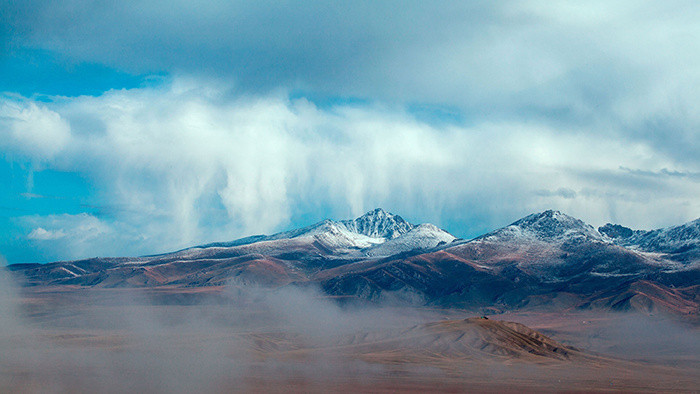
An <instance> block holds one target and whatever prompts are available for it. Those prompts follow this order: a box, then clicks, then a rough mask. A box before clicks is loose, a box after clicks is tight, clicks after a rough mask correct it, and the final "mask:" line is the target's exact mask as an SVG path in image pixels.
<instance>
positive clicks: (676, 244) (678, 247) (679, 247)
mask: <svg viewBox="0 0 700 394" xmlns="http://www.w3.org/2000/svg"><path fill="white" fill-rule="evenodd" d="M598 231H600V233H602V234H605V236H607V237H608V238H609V239H611V240H612V242H614V243H615V244H617V245H621V246H624V247H628V248H631V249H634V250H638V251H642V252H649V253H661V254H663V255H665V257H666V258H669V259H672V260H675V261H679V262H686V263H692V262H694V261H698V260H700V218H699V219H696V220H693V221H692V222H688V223H685V224H682V225H680V226H673V227H666V228H662V229H657V230H651V231H642V230H632V229H630V228H627V227H624V226H621V225H619V224H611V223H608V224H606V225H605V226H602V227H600V228H599V229H598Z"/></svg>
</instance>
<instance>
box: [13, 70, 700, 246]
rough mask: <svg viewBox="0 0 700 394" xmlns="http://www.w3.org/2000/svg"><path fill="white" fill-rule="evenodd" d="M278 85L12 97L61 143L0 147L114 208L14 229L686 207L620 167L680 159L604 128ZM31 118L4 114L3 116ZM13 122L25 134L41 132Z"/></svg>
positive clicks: (127, 230) (148, 240) (502, 220)
mask: <svg viewBox="0 0 700 394" xmlns="http://www.w3.org/2000/svg"><path fill="white" fill-rule="evenodd" d="M289 97H290V96H289V95H287V94H284V92H277V93H274V94H269V95H239V94H235V93H232V91H231V90H230V86H228V85H225V84H224V85H222V84H217V83H214V82H211V81H208V80H194V79H184V80H179V79H176V80H174V81H173V82H172V83H165V84H162V85H159V86H155V87H148V88H140V89H130V90H115V91H109V92H106V93H105V94H103V95H101V96H98V97H91V96H82V97H76V98H54V99H53V101H51V102H45V103H39V102H36V101H33V100H31V99H22V100H16V99H13V103H15V104H13V105H16V106H18V105H19V107H18V109H17V111H15V113H16V114H21V113H23V111H25V108H31V110H32V111H36V112H38V113H42V114H46V116H47V117H49V118H51V119H55V120H56V121H55V123H54V124H55V125H56V127H59V128H61V129H62V131H61V132H60V133H61V135H65V137H63V138H64V139H65V141H64V143H62V144H56V145H55V147H54V148H53V149H51V150H46V149H43V148H41V147H36V148H33V147H31V146H29V147H27V146H23V145H22V146H20V145H12V144H11V145H8V146H7V147H6V148H5V150H6V152H8V153H11V154H13V155H15V157H16V160H20V158H21V157H25V158H26V159H27V160H35V159H44V158H46V159H48V158H50V159H51V161H50V162H47V163H48V164H46V166H48V167H50V168H51V169H54V170H58V171H69V172H75V173H78V174H80V176H81V177H82V178H84V179H86V180H87V181H88V182H89V183H90V185H91V189H94V191H93V192H92V193H93V194H94V195H95V197H96V198H98V199H99V202H100V204H102V205H104V206H114V207H120V209H116V210H111V211H110V213H109V215H108V216H103V217H98V216H93V215H88V214H82V215H49V216H29V217H23V218H22V219H21V220H20V222H21V224H22V226H23V228H26V229H27V232H26V233H25V234H33V235H32V236H31V237H33V239H34V240H35V241H39V239H40V238H46V239H47V240H46V241H42V242H43V246H41V247H45V248H49V247H53V248H54V249H53V250H54V253H63V254H62V255H61V256H63V257H62V258H65V257H71V258H74V257H76V258H77V257H83V256H93V255H104V254H106V253H110V254H113V253H116V254H133V253H155V252H160V251H169V250H173V249H176V248H180V247H186V246H191V245H193V244H195V243H204V242H211V241H214V240H230V239H234V238H237V237H240V236H244V235H250V234H255V233H270V232H274V231H278V230H283V229H285V228H288V227H290V226H298V225H302V224H308V221H315V220H320V219H322V218H325V217H331V218H347V217H351V216H354V215H359V214H362V213H364V212H365V211H366V210H369V209H372V208H375V207H377V206H381V207H384V208H386V209H389V210H391V211H394V212H396V213H399V214H404V215H406V216H407V218H408V219H409V220H412V221H415V222H422V221H430V222H433V223H436V224H438V225H443V226H445V227H447V229H448V230H450V231H452V232H454V233H455V234H456V235H458V236H465V237H468V236H476V235H479V234H480V233H483V232H485V231H488V230H491V229H493V228H495V227H497V226H500V225H505V224H507V223H510V222H511V221H513V220H514V219H517V218H518V217H521V216H523V215H525V214H528V213H531V212H534V211H540V210H544V209H547V208H556V209H562V210H564V211H566V212H568V213H570V214H573V215H575V216H579V217H581V218H583V219H584V220H587V221H590V222H592V223H593V224H599V223H600V224H602V223H605V222H608V221H611V220H612V221H620V222H622V223H623V224H626V225H630V226H634V227H635V228H648V227H650V226H660V225H670V224H677V223H680V222H682V221H685V220H690V219H693V218H694V217H696V216H697V215H698V212H700V206H698V202H697V199H696V196H697V194H698V192H699V191H700V190H699V189H700V185H699V184H698V182H696V180H695V178H688V177H679V176H668V177H653V178H650V177H647V176H639V175H637V173H630V172H629V171H627V170H625V169H627V168H634V169H638V170H639V171H642V172H643V173H647V172H650V173H661V174H664V173H668V174H675V173H694V172H696V170H695V169H694V167H693V166H692V165H684V164H683V163H679V162H678V161H676V160H675V159H674V158H672V157H669V155H667V154H666V152H664V151H662V150H659V149H658V148H657V147H656V146H654V145H651V144H647V143H644V142H642V141H637V142H632V141H628V140H625V139H621V138H619V137H618V136H617V135H615V134H614V133H611V134H609V135H607V136H603V135H588V134H586V133H583V132H579V130H577V129H571V130H569V129H565V130H562V129H561V128H554V127H552V126H551V125H550V124H548V122H541V123H534V122H528V123H521V122H512V121H502V122H490V121H485V122H482V123H478V124H474V125H471V126H462V125H455V124H437V125H436V124H431V123H426V122H424V121H421V120H418V119H417V118H416V117H415V116H414V115H412V114H411V113H410V112H407V111H406V110H405V109H403V107H401V106H390V105H385V104H379V103H366V104H357V103H349V104H343V103H339V104H337V105H331V106H329V107H320V106H317V105H315V104H313V103H311V102H309V101H307V100H306V99H303V98H299V99H290V98H289ZM16 103H21V105H20V104H16ZM27 119H30V120H27ZM31 119H33V118H22V117H19V116H16V117H6V118H5V119H4V122H6V124H7V125H8V127H10V128H12V127H15V126H14V124H15V123H19V122H25V123H26V122H30V123H31ZM36 122H37V123H38V124H45V123H43V118H37V119H36ZM66 125H67V126H66ZM26 127H27V128H26V130H29V131H28V132H27V135H25V136H24V138H27V139H40V138H42V136H43V135H47V134H48V135H51V133H53V132H52V131H50V130H46V129H44V128H42V127H35V126H34V125H31V124H30V125H27V126H26ZM66 127H67V129H66ZM23 155H24V156H23ZM548 191H553V192H548ZM659 205H663V206H665V207H667V208H666V209H664V210H663V212H662V211H659V210H657V208H656V207H658V206H659ZM39 228H41V229H43V230H45V233H44V232H42V231H40V230H39ZM58 234H64V235H65V236H64V237H62V238H58V237H57V236H56V235H58ZM52 237H55V238H54V239H50V240H49V239H48V238H52ZM62 243H66V244H65V245H64V244H62ZM51 245H53V246H51ZM68 255H69V256H68Z"/></svg>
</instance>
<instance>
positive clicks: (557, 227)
mask: <svg viewBox="0 0 700 394" xmlns="http://www.w3.org/2000/svg"><path fill="white" fill-rule="evenodd" d="M575 238H586V239H589V240H599V241H602V240H603V239H604V238H603V237H602V236H601V235H600V233H598V231H596V229H595V228H593V226H591V225H589V224H586V223H585V222H583V221H582V220H579V219H576V218H574V217H571V216H569V215H566V214H564V213H561V212H559V211H553V210H547V211H544V212H540V213H534V214H532V215H528V216H526V217H524V218H522V219H520V220H518V221H516V222H514V223H512V224H510V225H509V226H507V227H504V228H502V229H499V230H496V231H494V232H491V233H488V234H486V235H483V236H482V237H479V239H481V240H488V241H496V240H518V239H522V240H523V241H526V240H527V241H533V240H539V241H547V242H551V241H562V242H563V241H567V240H571V239H575Z"/></svg>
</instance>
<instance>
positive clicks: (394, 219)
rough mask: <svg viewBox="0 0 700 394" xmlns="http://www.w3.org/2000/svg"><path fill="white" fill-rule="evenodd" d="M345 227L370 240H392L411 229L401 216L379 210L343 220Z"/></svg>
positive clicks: (409, 224) (411, 226)
mask: <svg viewBox="0 0 700 394" xmlns="http://www.w3.org/2000/svg"><path fill="white" fill-rule="evenodd" d="M340 223H342V224H343V225H345V227H346V228H347V229H348V230H350V231H353V232H355V233H358V234H363V235H366V236H368V237H371V238H385V239H394V238H397V237H399V236H401V235H403V234H406V233H407V232H409V231H411V229H413V227H414V226H413V225H412V224H411V223H408V222H407V221H405V220H404V219H403V218H402V217H401V216H398V215H394V214H391V213H389V212H386V211H384V210H383V209H381V208H377V209H375V210H373V211H369V212H367V213H365V214H364V215H362V216H360V217H358V218H357V219H353V220H343V221H342V222H340Z"/></svg>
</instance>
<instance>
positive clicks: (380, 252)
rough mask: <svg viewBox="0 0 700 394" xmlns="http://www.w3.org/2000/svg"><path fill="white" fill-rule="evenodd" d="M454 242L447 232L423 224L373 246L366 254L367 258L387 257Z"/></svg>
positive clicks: (453, 238) (428, 224) (431, 225)
mask: <svg viewBox="0 0 700 394" xmlns="http://www.w3.org/2000/svg"><path fill="white" fill-rule="evenodd" d="M454 240H455V237H454V236H453V235H452V234H450V233H448V232H447V231H445V230H443V229H441V228H439V227H437V226H435V225H433V224H430V223H424V224H421V225H418V226H415V227H414V228H413V229H411V231H409V232H407V233H405V234H403V235H401V236H399V237H396V238H394V239H390V240H388V241H386V242H384V243H383V244H380V245H377V246H373V247H372V248H370V249H369V250H367V252H366V254H367V255H368V256H389V255H393V254H396V253H401V252H407V251H410V250H416V249H430V248H434V247H436V246H438V245H441V244H448V243H450V242H452V241H454Z"/></svg>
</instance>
